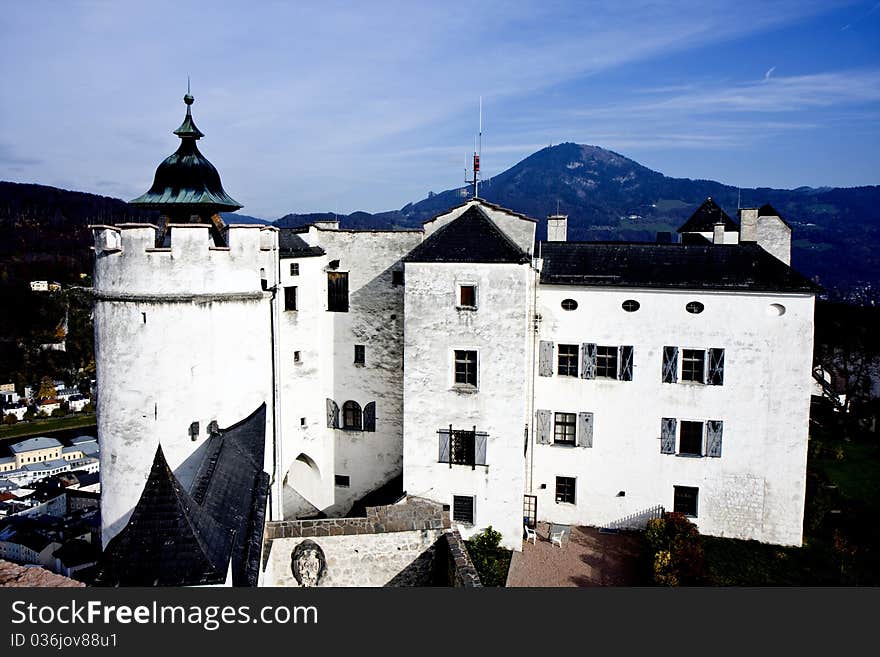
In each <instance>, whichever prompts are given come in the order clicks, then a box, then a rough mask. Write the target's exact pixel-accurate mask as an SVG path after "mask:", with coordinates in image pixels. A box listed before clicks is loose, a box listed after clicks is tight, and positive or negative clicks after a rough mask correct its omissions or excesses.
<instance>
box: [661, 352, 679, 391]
mask: <svg viewBox="0 0 880 657" xmlns="http://www.w3.org/2000/svg"><path fill="white" fill-rule="evenodd" d="M677 381H678V347H663V383H676V382H677Z"/></svg>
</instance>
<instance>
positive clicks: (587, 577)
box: [507, 522, 648, 587]
mask: <svg viewBox="0 0 880 657" xmlns="http://www.w3.org/2000/svg"><path fill="white" fill-rule="evenodd" d="M548 530H549V525H548V524H547V523H545V522H539V523H538V540H537V542H536V544H534V545H533V544H532V542H531V541H523V549H522V552H514V553H513V558H512V559H511V562H510V570H509V571H508V573H507V586H536V587H548V586H549V587H560V586H645V585H647V584H648V582H646V581H644V578H643V576H642V574H641V564H640V558H641V550H642V535H641V534H640V533H636V532H620V533H617V534H603V533H600V532H599V530H598V529H597V528H595V527H578V526H574V527H572V528H571V533H570V535H569V536H568V537H567V538H566V539H565V541H563V543H562V547H561V548H560V547H559V546H557V545H552V544H551V543H550V539H549V537H548Z"/></svg>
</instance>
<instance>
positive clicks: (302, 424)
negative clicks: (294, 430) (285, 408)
mask: <svg viewBox="0 0 880 657" xmlns="http://www.w3.org/2000/svg"><path fill="white" fill-rule="evenodd" d="M299 426H301V427H304V426H306V419H305V418H304V417H301V418H300V419H299Z"/></svg>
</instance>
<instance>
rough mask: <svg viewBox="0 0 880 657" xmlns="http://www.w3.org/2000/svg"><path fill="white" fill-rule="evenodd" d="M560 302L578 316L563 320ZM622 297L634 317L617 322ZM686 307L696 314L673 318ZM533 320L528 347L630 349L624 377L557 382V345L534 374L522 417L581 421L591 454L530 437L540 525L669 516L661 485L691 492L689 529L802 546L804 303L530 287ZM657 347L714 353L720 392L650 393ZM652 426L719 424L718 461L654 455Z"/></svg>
mask: <svg viewBox="0 0 880 657" xmlns="http://www.w3.org/2000/svg"><path fill="white" fill-rule="evenodd" d="M566 298H571V299H575V300H576V301H577V302H578V308H577V309H576V310H574V311H565V310H562V308H561V306H560V303H561V301H562V300H563V299H566ZM626 299H635V300H637V301H638V302H639V303H640V304H641V307H640V309H639V310H638V311H636V312H634V313H627V312H625V311H624V310H623V309H622V308H621V303H622V302H623V301H624V300H626ZM693 300H696V301H700V302H702V303H703V304H704V305H705V310H704V312H703V313H701V314H697V315H694V314H690V313H688V312H686V310H685V304H686V303H687V302H689V301H693ZM774 303H775V304H782V305H784V306H785V309H786V312H785V314H783V315H781V316H780V315H778V314H777V313H775V312H773V309H771V308H770V304H774ZM538 313H539V314H540V315H541V316H542V318H543V320H542V322H541V323H540V335H539V339H540V340H550V341H553V342H554V343H555V344H556V345H558V344H559V343H563V344H578V345H580V344H582V343H595V344H599V345H633V347H634V369H633V380H632V381H614V380H599V379H595V380H585V379H582V378H570V377H560V376H558V375H557V374H556V360H555V357H556V354H557V353H558V347H557V348H556V349H554V375H553V376H552V377H541V376H538V377H536V379H535V394H536V400H535V408H537V409H549V410H551V411H560V412H571V413H577V412H580V411H587V412H592V413H594V432H593V447H591V448H580V447H568V446H560V445H536V444H535V441H534V436H533V439H532V440H531V441H530V449H533V450H534V466H533V467H534V472H533V484H534V489H535V490H534V492H535V494H536V495H537V496H538V517H539V518H540V519H544V520H550V521H555V522H561V523H575V524H590V525H600V526H601V525H605V524H608V523H612V522H614V521H616V520H620V519H622V518H625V517H626V516H629V515H631V514H637V513H638V512H640V511H642V510H644V509H647V508H650V507H653V506H655V505H658V504H662V505H663V506H664V507H665V508H666V509H667V510H672V508H673V486H676V485H681V486H694V487H698V488H699V500H698V515H697V518H695V519H694V521H695V522H696V524H697V525H698V526H699V528H700V531H702V532H704V533H707V534H712V535H718V536H729V537H735V538H748V539H757V540H761V541H766V542H772V543H780V544H791V545H799V544H800V543H801V539H802V522H803V508H804V491H805V475H806V456H807V432H808V418H809V402H810V379H811V374H810V371H811V354H812V346H813V297H812V296H809V295H785V294H749V293H722V292H678V291H669V290H646V289H629V290H628V289H602V288H586V287H574V286H547V285H543V286H540V287H539V290H538ZM665 345H671V346H678V347H680V348H710V347H721V348H724V349H725V369H724V384H723V385H721V386H708V385H700V384H692V383H675V384H664V383H662V382H661V381H662V376H661V367H662V349H663V346H665ZM680 358H681V355H680V356H679V359H680ZM663 417H674V418H677V419H678V420H679V423H680V422H681V420H700V421H705V420H722V421H723V422H724V425H723V440H722V455H721V457H720V458H709V457H703V458H694V457H684V456H676V455H667V454H662V453H661V452H660V440H659V438H660V423H661V418H663ZM556 476H571V477H576V479H577V485H576V487H577V495H576V504H574V505H571V504H564V503H556V501H555V478H556ZM542 484H543V485H546V488H544V489H542V488H541V485H542ZM619 491H624V492H625V496H623V497H618V496H617V495H618V492H619Z"/></svg>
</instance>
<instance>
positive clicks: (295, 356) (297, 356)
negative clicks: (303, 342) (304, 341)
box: [293, 351, 302, 363]
mask: <svg viewBox="0 0 880 657" xmlns="http://www.w3.org/2000/svg"><path fill="white" fill-rule="evenodd" d="M293 362H294V363H300V362H302V358H301V356H300V353H299V352H298V351H294V352H293Z"/></svg>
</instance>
